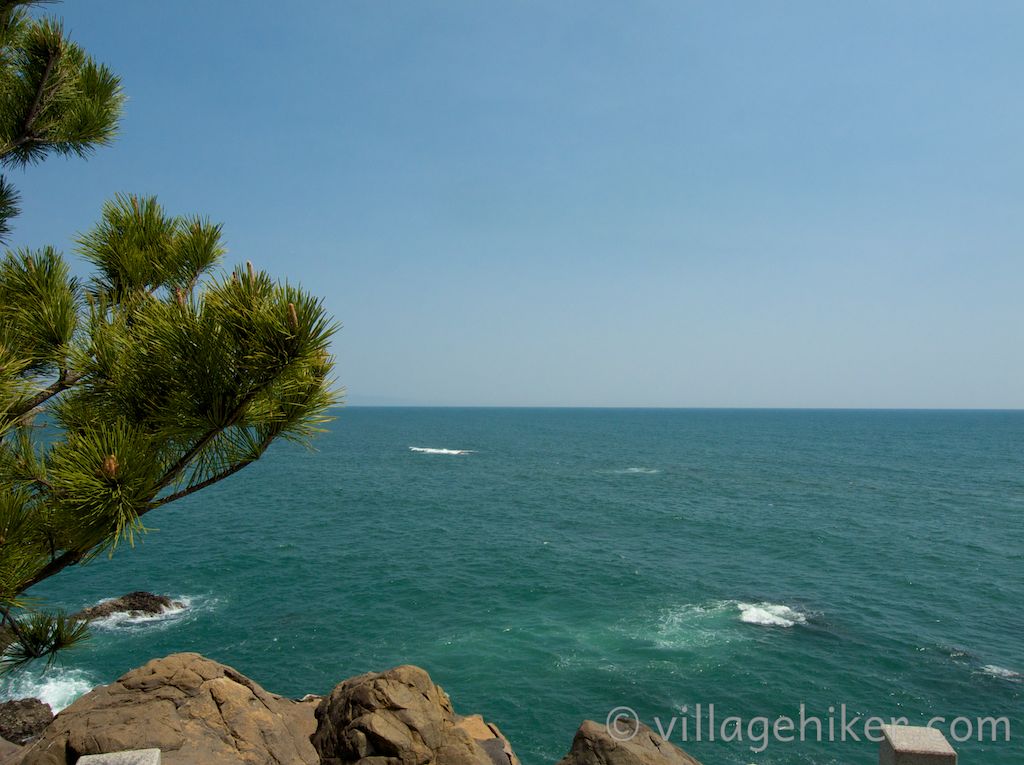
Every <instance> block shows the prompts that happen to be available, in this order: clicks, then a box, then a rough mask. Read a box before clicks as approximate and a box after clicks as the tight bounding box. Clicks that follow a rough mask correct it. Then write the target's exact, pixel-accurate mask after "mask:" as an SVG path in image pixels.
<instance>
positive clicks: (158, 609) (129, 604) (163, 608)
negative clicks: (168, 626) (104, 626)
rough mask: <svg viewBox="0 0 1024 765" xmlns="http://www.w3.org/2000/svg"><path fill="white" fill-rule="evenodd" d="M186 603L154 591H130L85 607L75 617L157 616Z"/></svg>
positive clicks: (179, 608)
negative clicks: (155, 593) (156, 593)
mask: <svg viewBox="0 0 1024 765" xmlns="http://www.w3.org/2000/svg"><path fill="white" fill-rule="evenodd" d="M185 607H186V604H185V603H183V602H182V601H180V600H173V599H172V598H170V597H168V596H167V595H154V594H153V593H152V592H144V591H142V590H138V591H136V592H129V593H128V594H127V595H122V596H121V597H119V598H112V599H110V600H102V601H100V602H99V603H97V604H96V605H94V606H89V607H88V608H83V609H82V610H81V611H79V612H78V613H76V614H74V618H76V619H83V620H85V621H96V620H97V619H107V618H109V617H111V616H114V615H115V614H125V615H127V616H129V617H136V618H137V617H143V616H157V615H159V614H163V613H166V612H167V611H176V610H181V609H183V608H185Z"/></svg>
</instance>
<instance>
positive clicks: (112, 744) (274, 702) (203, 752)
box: [20, 653, 320, 765]
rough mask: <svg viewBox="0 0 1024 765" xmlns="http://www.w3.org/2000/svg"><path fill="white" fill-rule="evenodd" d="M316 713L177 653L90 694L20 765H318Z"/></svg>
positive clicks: (226, 669) (311, 706)
mask: <svg viewBox="0 0 1024 765" xmlns="http://www.w3.org/2000/svg"><path fill="white" fill-rule="evenodd" d="M315 709H316V704H315V703H309V702H307V703H301V702H297V701H291V700H290V699H285V698H282V697H280V696H277V695H275V694H272V693H268V692H267V691H265V690H263V688H261V687H260V686H259V685H257V684H256V683H254V682H253V681H252V680H250V679H249V678H247V677H245V676H244V675H242V674H240V673H239V672H237V671H235V670H234V669H232V668H231V667H228V666H225V665H223V664H218V663H217V662H215V661H210V660H209V659H206V658H203V657H202V656H200V655H199V654H197V653H176V654H172V655H170V656H168V657H166V658H163V659H154V660H153V661H151V662H149V663H148V664H146V665H145V666H143V667H140V668H138V669H133V670H132V671H131V672H129V673H127V674H126V675H123V676H121V677H120V678H119V679H118V680H117V681H115V682H114V683H112V684H110V685H105V686H100V687H98V688H93V689H92V690H91V691H90V692H89V693H87V694H85V695H84V696H82V697H81V698H80V699H78V700H77V701H76V702H75V703H74V704H72V705H71V706H69V707H68V708H67V709H65V710H64V711H63V712H61V713H60V714H59V715H58V716H57V717H56V718H55V719H54V721H53V722H52V723H51V724H50V726H49V727H47V729H46V730H45V731H44V732H43V735H42V736H41V737H40V738H39V740H37V741H36V742H34V743H33V744H30V745H29V746H28V747H26V749H25V750H24V758H23V759H22V760H21V764H20V765H72V763H75V762H77V761H78V758H79V757H81V756H82V755H86V754H103V753H106V752H119V751H124V750H126V749H151V748H154V749H160V750H161V761H162V762H163V765H186V763H187V764H188V765H193V764H194V763H203V765H238V764H239V763H245V764H246V765H281V764H282V763H288V765H319V762H320V760H319V758H318V757H317V754H316V751H315V750H314V749H313V746H312V744H310V742H309V739H310V735H311V734H312V733H313V731H314V730H315V728H316V720H315V718H314V716H313V715H314V711H315Z"/></svg>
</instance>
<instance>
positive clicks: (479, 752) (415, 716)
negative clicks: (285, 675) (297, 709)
mask: <svg viewBox="0 0 1024 765" xmlns="http://www.w3.org/2000/svg"><path fill="white" fill-rule="evenodd" d="M316 719H317V728H316V733H314V734H313V736H312V738H311V740H312V742H313V746H314V747H316V751H317V752H318V753H319V755H320V762H321V763H323V765H354V764H355V763H360V765H519V759H518V758H517V757H516V755H515V754H514V753H513V752H512V747H511V746H509V743H508V741H507V740H506V739H505V737H504V736H503V735H502V734H501V732H500V731H499V730H498V729H497V728H496V727H495V726H494V725H491V724H489V723H485V722H484V720H483V718H482V717H480V716H479V715H472V716H470V717H460V716H459V715H456V714H455V712H454V710H453V709H452V704H451V701H450V700H449V698H448V695H447V694H446V693H445V692H444V691H443V690H441V688H440V686H437V685H435V684H434V683H433V682H432V681H431V680H430V676H429V675H428V674H427V673H426V672H425V671H424V670H422V669H420V668H419V667H412V666H403V667H397V668H396V669H392V670H389V671H388V672H379V673H370V674H366V675H360V676H359V677H354V678H351V679H350V680H346V681H344V682H343V683H341V684H340V685H338V686H337V687H335V689H334V690H333V691H331V695H330V696H328V697H327V698H325V699H324V700H323V701H322V702H320V706H319V707H317V710H316Z"/></svg>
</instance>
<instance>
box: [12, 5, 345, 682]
mask: <svg viewBox="0 0 1024 765" xmlns="http://www.w3.org/2000/svg"><path fill="white" fill-rule="evenodd" d="M26 5H27V4H26V3H23V2H10V1H9V0H0V163H2V164H5V165H7V166H21V165H26V164H29V163H32V162H35V161H38V160H39V159H41V158H42V157H43V156H45V155H46V154H47V153H57V154H75V155H84V154H86V153H88V152H89V151H90V150H91V149H92V148H93V147H95V146H97V145H101V144H103V143H106V142H107V141H108V140H109V139H110V137H111V136H112V135H113V134H114V131H115V129H116V125H117V116H118V114H119V110H120V106H121V101H122V96H121V93H120V89H119V86H118V81H117V78H116V77H114V76H113V75H112V74H110V72H109V71H108V70H107V69H106V68H104V67H102V66H100V65H98V64H96V63H95V62H93V61H92V60H91V59H89V58H88V57H87V56H85V54H84V53H83V52H82V51H81V50H80V49H79V48H78V47H77V46H76V45H74V44H73V43H71V42H69V41H68V40H66V39H65V38H64V36H63V33H62V30H61V28H60V25H59V24H58V23H56V22H53V21H49V20H32V19H31V18H29V17H28V16H27V15H26V13H25V6H26ZM15 201H16V196H15V195H14V191H13V189H11V188H10V186H9V185H8V184H6V182H5V181H2V180H0V235H2V234H3V233H4V232H5V230H6V229H5V228H4V227H5V226H6V224H7V221H8V220H9V217H10V215H11V214H12V210H13V205H14V203H15ZM5 205H6V206H5ZM77 252H78V255H80V256H81V257H82V258H83V259H84V260H85V261H86V262H88V263H90V264H91V265H92V266H93V267H94V275H93V276H92V277H91V278H89V279H87V280H84V281H82V280H79V279H76V278H75V277H74V276H72V274H71V271H70V269H69V267H68V264H67V262H66V261H65V259H64V257H63V256H62V255H61V254H60V253H59V252H57V251H56V250H55V249H54V248H52V247H44V248H41V249H33V250H30V249H19V250H15V251H8V252H7V253H6V254H5V255H4V256H2V257H0V622H2V623H0V651H2V653H0V671H2V669H3V668H4V667H8V668H10V667H18V666H22V665H23V664H25V663H26V662H29V661H32V660H34V659H38V658H48V659H49V660H52V658H53V656H54V654H55V653H56V652H57V651H59V650H60V649H62V648H65V647H68V646H70V645H73V644H75V643H76V642H78V641H80V640H81V639H82V638H83V637H84V636H85V627H84V626H83V625H82V624H80V623H78V622H76V621H75V620H72V619H69V618H68V617H65V616H63V615H61V614H57V615H47V614H44V613H41V612H38V611H37V610H36V608H35V604H34V603H32V602H31V601H30V600H29V599H27V598H26V595H25V593H26V591H28V590H30V588H31V587H32V586H33V585H35V584H37V583H39V582H41V581H43V580H44V579H46V578H47V577H49V576H52V575H54V574H56V573H58V572H60V571H62V570H63V569H64V568H66V567H68V566H72V565H75V564H78V563H83V562H86V561H88V560H89V559H91V558H92V557H94V556H96V555H98V554H101V553H103V552H109V553H112V552H113V551H114V549H115V548H116V547H117V546H118V545H120V544H122V543H128V544H129V545H131V544H133V543H134V540H135V538H136V535H138V534H139V533H142V532H144V531H145V529H144V527H143V524H142V518H143V516H145V515H146V513H149V512H151V511H152V510H154V509H156V508H158V507H161V506H163V505H166V504H168V503H170V502H173V501H175V500H178V499H181V498H183V497H185V496H188V495H190V494H192V493H194V492H196V491H199V490H201V489H202V488H204V487H206V486H209V485H211V484H213V483H216V482H217V481H220V480H223V479H225V478H227V477H229V476H231V475H234V474H235V473H237V472H238V471H239V470H241V469H243V468H244V467H246V466H247V465H249V464H251V463H252V462H254V461H255V460H257V459H259V458H260V456H262V455H263V453H265V452H266V450H267V449H268V448H269V446H270V445H271V444H272V443H273V442H274V441H275V440H276V439H278V438H281V439H285V440H291V441H296V442H299V443H308V442H309V439H310V438H311V437H312V436H313V435H314V434H315V433H317V432H319V430H320V429H321V426H322V425H323V423H324V422H325V421H326V420H327V419H329V418H328V417H327V415H326V412H327V409H328V408H329V407H330V406H332V405H333V404H334V403H336V400H337V395H336V394H335V393H334V383H333V380H332V379H331V372H332V359H331V357H330V355H329V351H328V346H329V342H330V339H331V336H332V335H333V334H334V332H335V331H336V329H337V326H336V325H335V324H334V323H333V322H332V321H331V319H330V318H329V317H328V316H327V314H326V312H325V310H324V306H323V303H322V301H320V300H319V299H317V298H315V297H313V296H312V295H310V294H309V293H307V292H305V291H304V290H302V289H300V288H298V287H295V286H293V285H290V284H287V283H284V284H282V283H279V282H276V281H274V280H273V279H272V278H271V277H270V276H268V275H267V274H265V273H263V272H261V271H258V270H257V269H255V268H254V267H253V266H252V264H246V265H245V267H241V268H237V269H235V270H234V271H233V272H230V273H228V272H224V271H223V270H222V266H221V259H222V257H223V255H224V253H225V249H224V246H223V244H222V242H221V226H220V225H218V224H214V223H211V222H210V221H209V220H207V219H205V218H201V217H198V216H181V215H172V214H169V213H168V212H167V211H165V210H164V209H163V208H162V207H161V206H160V204H158V202H157V200H156V198H155V197H138V196H133V195H119V196H117V197H115V198H114V199H113V200H112V201H110V202H108V203H107V204H106V205H105V206H104V208H103V210H102V214H101V216H100V220H99V222H98V223H97V224H96V225H95V226H94V227H93V228H92V229H90V230H89V231H86V232H85V233H83V234H82V235H81V236H79V237H78V239H77ZM3 646H6V648H5V649H4V648H3Z"/></svg>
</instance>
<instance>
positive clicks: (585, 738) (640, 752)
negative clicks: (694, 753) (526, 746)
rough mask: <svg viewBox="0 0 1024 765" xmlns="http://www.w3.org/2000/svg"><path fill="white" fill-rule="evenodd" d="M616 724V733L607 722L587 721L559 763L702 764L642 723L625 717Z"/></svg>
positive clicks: (627, 764) (622, 764) (614, 764)
mask: <svg viewBox="0 0 1024 765" xmlns="http://www.w3.org/2000/svg"><path fill="white" fill-rule="evenodd" d="M616 725H617V726H621V727H618V728H617V729H616V734H617V735H616V736H612V735H611V733H610V732H609V731H608V728H607V727H606V726H605V725H602V724H600V723H596V722H594V721H593V720H586V721H584V723H583V724H582V725H581V726H580V728H579V730H578V731H576V736H575V738H573V740H572V748H571V749H570V750H569V754H567V755H566V756H565V757H563V758H562V759H561V760H560V761H559V762H558V765H700V763H699V762H698V761H697V760H695V759H694V758H693V757H691V756H690V755H688V754H687V753H686V752H684V751H683V750H682V749H680V748H679V747H677V746H674V745H673V744H670V743H669V742H667V741H665V739H663V738H662V737H661V736H659V735H658V734H656V733H655V732H654V731H653V730H651V729H650V728H648V727H647V726H646V725H643V724H642V723H637V722H636V721H635V720H626V719H622V720H618V721H617V722H616Z"/></svg>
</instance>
